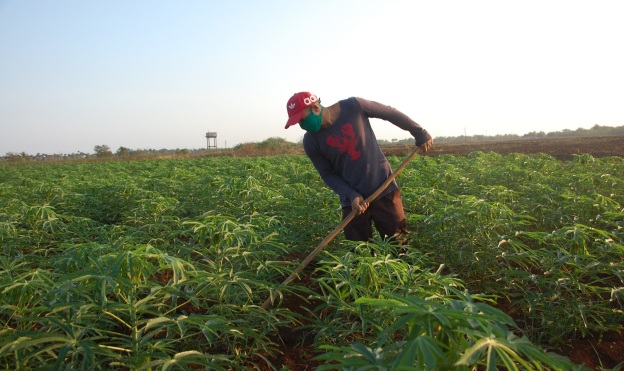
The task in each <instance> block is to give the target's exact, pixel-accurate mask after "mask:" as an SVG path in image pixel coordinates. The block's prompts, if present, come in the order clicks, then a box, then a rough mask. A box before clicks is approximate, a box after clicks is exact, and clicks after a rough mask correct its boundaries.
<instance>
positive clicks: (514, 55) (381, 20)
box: [0, 0, 624, 156]
mask: <svg viewBox="0 0 624 371" xmlns="http://www.w3.org/2000/svg"><path fill="white" fill-rule="evenodd" d="M623 16H624V2H623V1H620V0H599V1H596V0H588V1H578V0H566V1H563V0H561V1H559V0H552V1H551V0H523V1H502V0H489V1H483V0H473V1H464V0H449V1H421V0H405V1H402V0H385V1H379V0H375V1H373V0H317V1H312V2H308V1H292V0H273V1H266V0H265V1H260V0H257V1H252V0H228V1H217V0H180V1H164V0H133V1H127V0H107V1H79V0H54V1H44V0H0V156H1V155H4V154H7V153H27V154H31V155H34V154H37V153H46V154H60V153H78V152H84V153H94V147H95V146H98V145H107V146H109V147H110V148H111V150H112V151H113V152H115V151H116V150H117V149H118V148H119V147H126V148H129V149H133V150H138V149H184V148H186V149H201V148H206V146H207V140H206V137H205V135H206V132H209V131H210V132H216V133H217V146H218V147H219V148H231V147H233V146H235V145H237V144H240V143H247V142H261V141H263V140H265V139H268V138H272V137H279V138H284V139H286V140H289V141H292V142H298V141H300V140H301V139H302V137H303V134H304V131H303V130H302V129H301V128H299V127H298V126H293V127H291V128H289V129H287V130H285V129H284V125H285V123H286V120H287V113H286V102H287V100H288V98H290V96H292V95H293V94H294V93H296V92H299V91H310V92H312V93H314V94H316V95H318V96H319V97H320V98H321V100H322V104H323V105H325V106H329V105H331V104H333V103H335V102H337V101H339V100H341V99H346V98H348V97H352V96H356V97H363V98H366V99H369V100H374V101H377V102H380V103H383V104H387V105H390V106H393V107H395V108H397V109H399V110H400V111H402V112H404V113H406V114H407V115H409V116H410V117H411V118H412V119H414V120H415V121H416V122H418V123H419V124H420V125H421V126H423V127H424V128H425V129H427V131H429V133H431V135H432V136H433V137H434V138H435V137H439V136H461V135H465V134H466V135H498V134H518V135H523V134H526V133H530V132H535V131H538V132H539V131H544V132H552V131H561V130H565V129H571V130H575V129H577V128H591V127H592V126H594V125H596V124H598V125H605V126H622V125H624V88H623V87H624V52H623V48H622V45H623V41H622V39H623V36H624V22H622V17H623ZM372 125H373V128H374V130H375V132H376V134H377V137H378V138H379V139H388V140H391V139H404V138H408V137H409V134H408V133H407V132H404V131H402V130H400V129H398V128H396V127H395V126H394V125H392V124H391V123H389V122H386V121H382V120H377V119H374V120H372ZM434 140H435V139H434Z"/></svg>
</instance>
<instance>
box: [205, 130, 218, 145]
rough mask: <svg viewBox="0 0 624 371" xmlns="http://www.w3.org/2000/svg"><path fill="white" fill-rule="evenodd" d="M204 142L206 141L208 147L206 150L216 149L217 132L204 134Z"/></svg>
mask: <svg viewBox="0 0 624 371" xmlns="http://www.w3.org/2000/svg"><path fill="white" fill-rule="evenodd" d="M206 140H207V141H208V147H207V149H210V148H215V149H216V148H217V132H216V131H209V132H207V133H206Z"/></svg>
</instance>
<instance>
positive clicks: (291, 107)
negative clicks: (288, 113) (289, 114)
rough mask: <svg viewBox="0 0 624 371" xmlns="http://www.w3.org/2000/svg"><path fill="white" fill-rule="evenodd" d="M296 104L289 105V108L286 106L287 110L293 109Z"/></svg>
mask: <svg viewBox="0 0 624 371" xmlns="http://www.w3.org/2000/svg"><path fill="white" fill-rule="evenodd" d="M295 106H296V104H294V103H291V104H290V106H288V109H295Z"/></svg>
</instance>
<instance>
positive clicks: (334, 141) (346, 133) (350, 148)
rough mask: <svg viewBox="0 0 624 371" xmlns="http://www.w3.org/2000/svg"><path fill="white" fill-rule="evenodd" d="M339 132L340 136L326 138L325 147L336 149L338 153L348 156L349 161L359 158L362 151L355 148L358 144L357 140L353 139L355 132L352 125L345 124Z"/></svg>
mask: <svg viewBox="0 0 624 371" xmlns="http://www.w3.org/2000/svg"><path fill="white" fill-rule="evenodd" d="M340 132H341V134H342V135H330V136H329V137H328V138H327V145H328V146H330V147H333V148H338V151H339V152H340V153H341V154H342V153H347V154H349V157H350V158H351V161H355V160H357V159H358V158H360V155H361V154H362V151H358V150H357V149H356V148H355V147H356V146H357V144H358V140H357V139H356V138H355V131H354V130H353V125H351V124H345V125H344V126H343V127H342V128H341V129H340Z"/></svg>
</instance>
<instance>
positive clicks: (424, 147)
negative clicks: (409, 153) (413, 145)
mask: <svg viewBox="0 0 624 371" xmlns="http://www.w3.org/2000/svg"><path fill="white" fill-rule="evenodd" d="M418 147H420V148H421V149H422V151H423V152H427V151H428V150H429V149H430V148H431V147H433V139H429V140H428V141H426V142H425V143H423V144H421V145H419V146H418Z"/></svg>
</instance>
